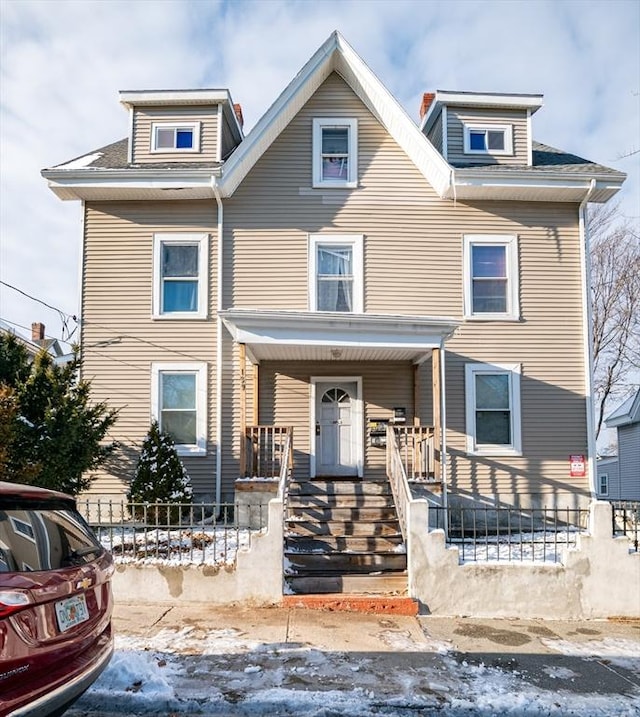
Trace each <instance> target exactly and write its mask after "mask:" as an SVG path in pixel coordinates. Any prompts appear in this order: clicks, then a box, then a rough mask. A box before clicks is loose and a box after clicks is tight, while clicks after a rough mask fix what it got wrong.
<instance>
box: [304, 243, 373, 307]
mask: <svg viewBox="0 0 640 717" xmlns="http://www.w3.org/2000/svg"><path fill="white" fill-rule="evenodd" d="M362 243H363V237H362V235H355V236H354V235H347V236H326V235H323V234H312V235H311V236H310V238H309V308H310V310H311V311H344V312H349V313H362V311H363V295H362V293H363V292H362V271H363V266H362V263H363V258H362Z"/></svg>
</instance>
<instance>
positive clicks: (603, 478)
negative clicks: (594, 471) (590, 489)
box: [598, 473, 609, 495]
mask: <svg viewBox="0 0 640 717" xmlns="http://www.w3.org/2000/svg"><path fill="white" fill-rule="evenodd" d="M598 482H599V485H598V493H599V495H609V476H608V475H607V474H606V473H601V474H600V475H599V476H598Z"/></svg>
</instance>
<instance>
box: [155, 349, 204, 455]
mask: <svg viewBox="0 0 640 717" xmlns="http://www.w3.org/2000/svg"><path fill="white" fill-rule="evenodd" d="M163 373H189V374H194V375H195V377H196V442H195V443H188V444H182V443H180V444H176V451H177V453H178V455H179V456H206V455H207V386H208V384H207V364H206V363H202V362H189V363H152V364H151V418H152V420H155V421H157V422H158V425H159V426H160V429H161V430H162V417H161V406H160V388H161V374H163Z"/></svg>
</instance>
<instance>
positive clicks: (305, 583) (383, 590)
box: [285, 570, 408, 596]
mask: <svg viewBox="0 0 640 717" xmlns="http://www.w3.org/2000/svg"><path fill="white" fill-rule="evenodd" d="M407 580H408V578H407V572H406V570H404V571H394V572H387V573H374V574H372V575H368V574H362V573H360V574H358V573H355V574H354V573H347V572H342V573H334V574H332V575H288V576H286V578H285V591H286V592H288V593H289V594H295V595H304V594H331V593H333V594H343V595H344V594H358V595H387V596H388V595H403V596H406V594H407Z"/></svg>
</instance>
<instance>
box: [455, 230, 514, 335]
mask: <svg viewBox="0 0 640 717" xmlns="http://www.w3.org/2000/svg"><path fill="white" fill-rule="evenodd" d="M462 239H463V263H464V272H463V274H464V318H465V319H467V320H475V321H519V320H520V302H519V294H520V281H519V279H520V277H519V268H518V236H517V235H516V234H510V235H506V234H465V235H463V238H462ZM478 244H484V245H486V246H504V247H505V248H506V269H507V310H506V311H505V312H485V313H481V312H476V313H474V312H473V261H472V258H473V256H472V255H473V252H472V249H473V247H474V246H475V245H478Z"/></svg>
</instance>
